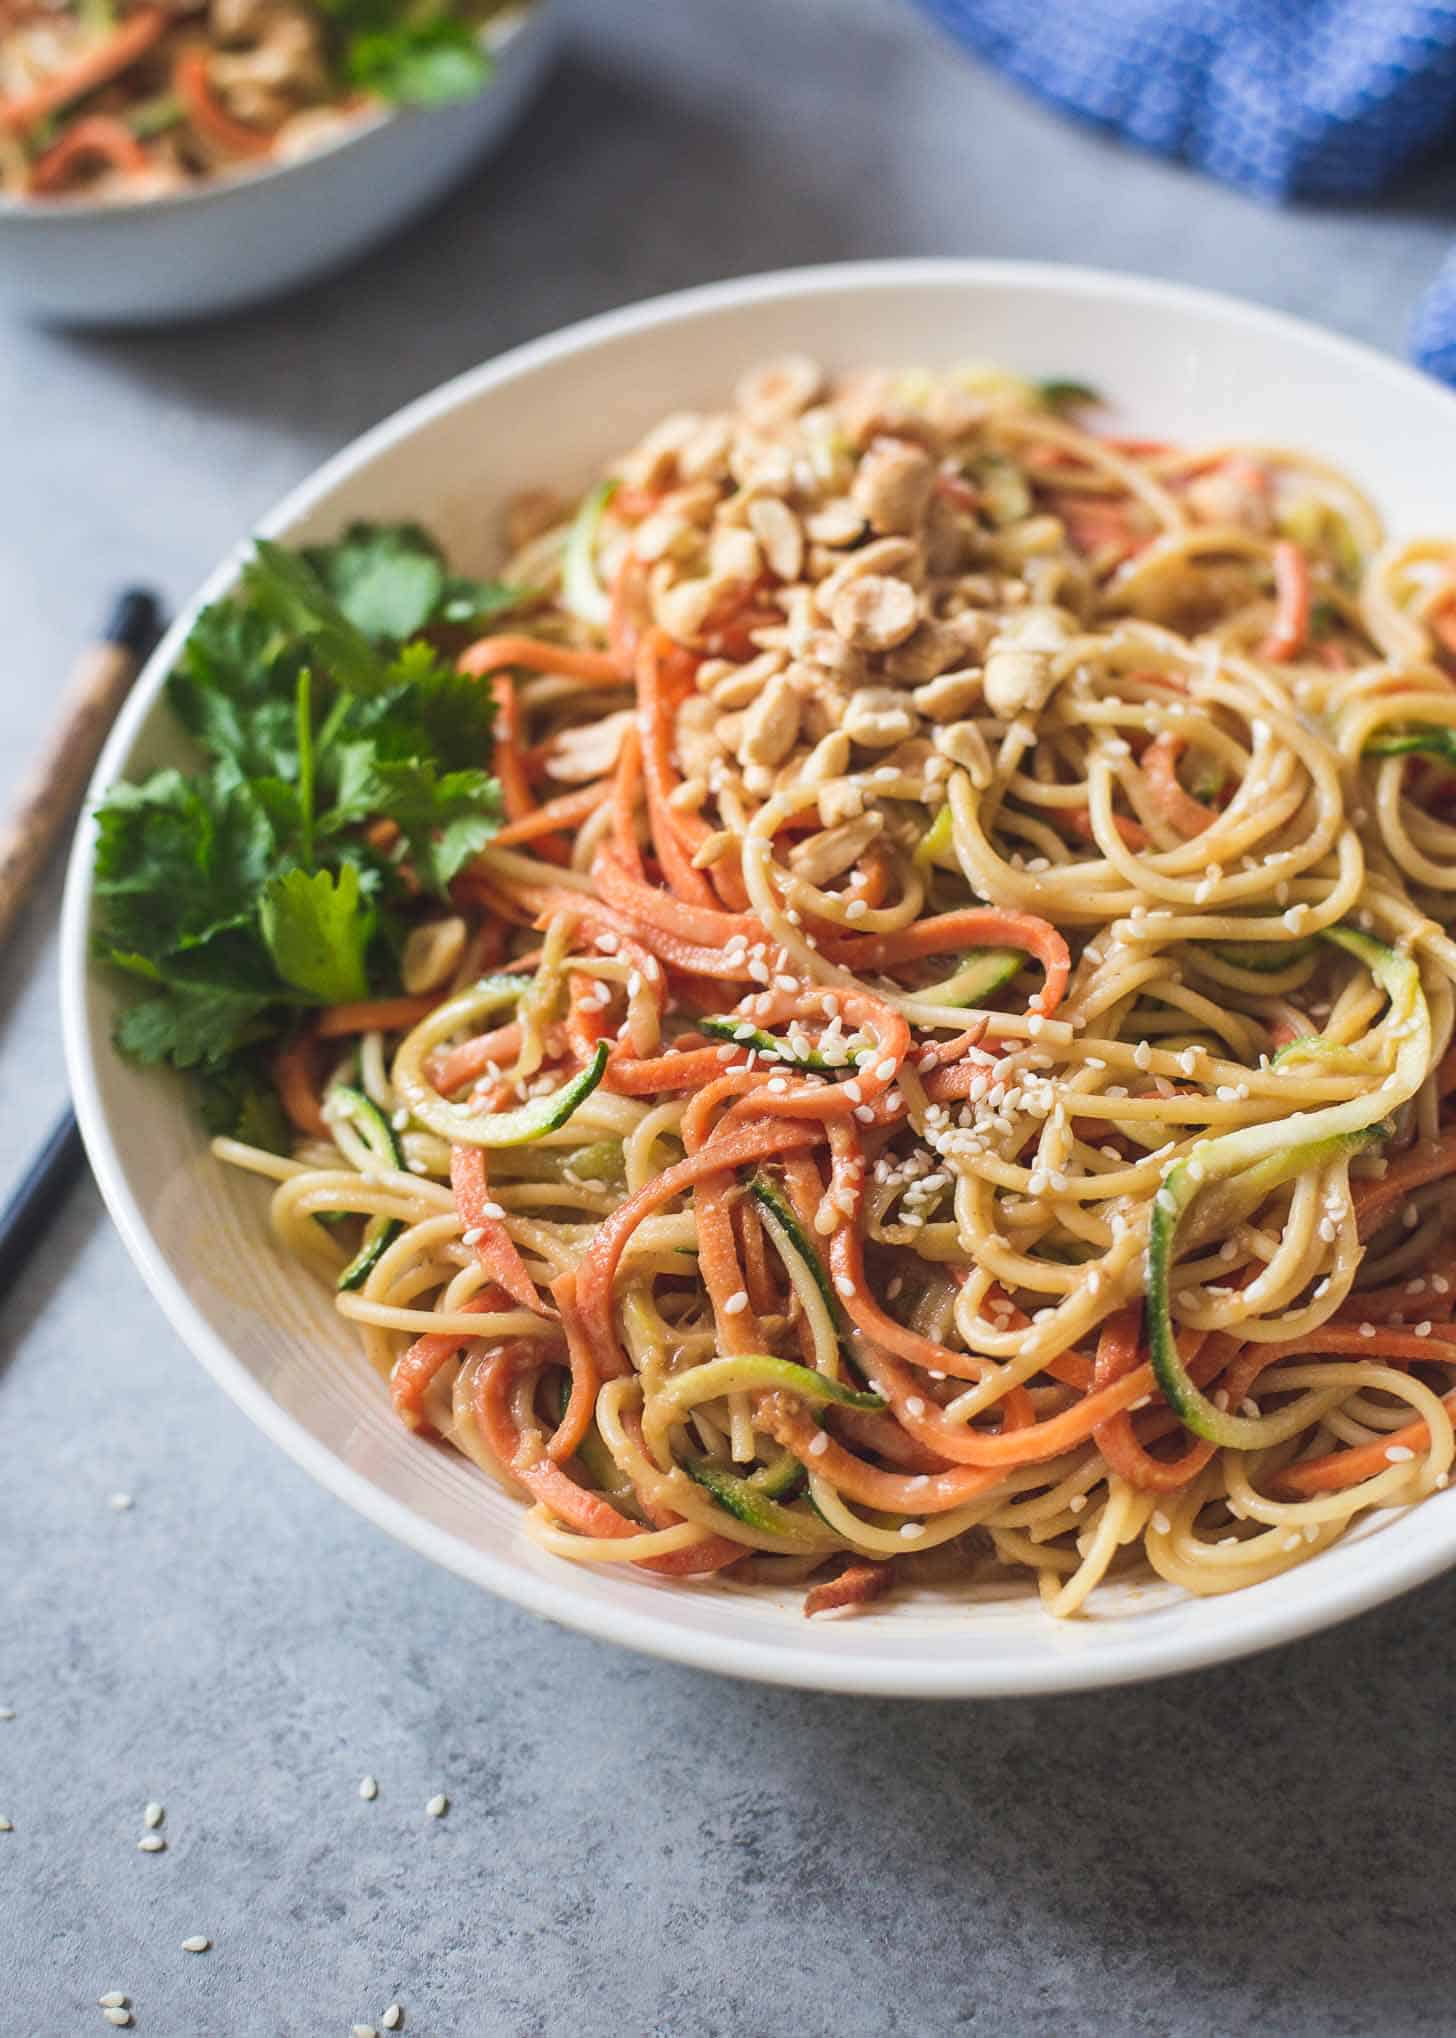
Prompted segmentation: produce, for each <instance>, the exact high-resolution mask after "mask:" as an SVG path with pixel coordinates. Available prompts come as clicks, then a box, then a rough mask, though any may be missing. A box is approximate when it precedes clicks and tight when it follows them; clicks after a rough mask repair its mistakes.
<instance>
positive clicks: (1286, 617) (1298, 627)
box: [1264, 541, 1310, 664]
mask: <svg viewBox="0 0 1456 2038" xmlns="http://www.w3.org/2000/svg"><path fill="white" fill-rule="evenodd" d="M1309 588H1310V581H1309V561H1308V560H1307V559H1306V558H1305V556H1304V553H1303V552H1302V551H1301V550H1300V548H1299V546H1298V545H1292V544H1290V543H1288V542H1287V541H1285V542H1283V543H1280V544H1278V545H1276V546H1275V547H1274V590H1275V597H1276V600H1277V604H1278V606H1277V608H1276V610H1275V615H1274V628H1273V629H1272V630H1271V631H1270V633H1269V635H1268V636H1267V637H1266V638H1265V640H1264V656H1265V657H1266V658H1269V659H1272V660H1273V661H1274V662H1275V663H1276V664H1282V663H1283V662H1284V661H1285V660H1287V659H1290V658H1293V657H1294V656H1295V654H1296V653H1297V652H1298V651H1299V650H1300V649H1301V648H1302V647H1303V644H1304V640H1305V638H1306V637H1307V636H1308V635H1309V616H1310V592H1309Z"/></svg>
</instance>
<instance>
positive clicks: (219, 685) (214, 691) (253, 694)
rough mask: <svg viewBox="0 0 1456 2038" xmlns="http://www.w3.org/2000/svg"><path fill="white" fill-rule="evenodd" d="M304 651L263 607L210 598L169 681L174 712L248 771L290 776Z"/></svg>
mask: <svg viewBox="0 0 1456 2038" xmlns="http://www.w3.org/2000/svg"><path fill="white" fill-rule="evenodd" d="M305 663H306V655H305V653H304V652H303V651H302V649H301V648H300V647H299V646H298V645H297V644H296V643H294V642H293V641H292V640H291V639H290V638H289V637H288V635H287V634H286V632H284V631H283V630H281V629H280V628H279V627H278V625H277V624H276V623H275V622H273V621H272V620H270V618H269V617H267V616H266V615H264V614H263V613H262V611H261V610H259V609H255V608H251V607H246V606H244V605H243V604H242V603H240V602H237V601H227V602H214V603H213V604H212V605H211V606H210V607H208V608H205V609H204V610H203V611H202V613H201V615H200V616H199V617H198V618H197V621H196V622H195V623H194V624H193V626H192V630H191V633H190V634H189V636H188V639H187V642H186V644H185V645H184V646H183V650H182V655H181V657H180V658H179V659H178V661H177V667H176V670H175V671H174V672H173V673H172V675H171V677H170V678H169V679H168V681H167V697H168V700H169V701H170V703H171V707H172V711H173V713H174V714H175V715H176V716H177V718H178V720H179V721H180V722H181V723H182V725H183V727H184V728H185V729H186V730H187V731H188V733H189V735H191V736H192V737H193V738H194V739H195V740H196V742H197V743H198V744H199V745H200V746H201V748H202V749H203V750H205V751H207V752H209V753H210V754H211V755H212V756H214V757H228V758H231V759H232V761H233V762H234V763H235V764H236V765H237V767H238V769H239V771H241V772H243V773H244V774H245V775H247V776H249V777H251V776H254V775H257V774H262V773H267V774H269V775H272V776H276V777H281V778H285V779H286V778H292V777H294V776H295V772H296V766H295V763H294V757H295V749H294V723H293V698H294V688H295V686H296V684H297V680H298V673H299V670H300V668H301V667H302V666H303V665H304V664H305Z"/></svg>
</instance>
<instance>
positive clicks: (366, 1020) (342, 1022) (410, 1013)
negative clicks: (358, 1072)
mask: <svg viewBox="0 0 1456 2038" xmlns="http://www.w3.org/2000/svg"><path fill="white" fill-rule="evenodd" d="M439 1003H440V997H439V996H433V997H419V998H364V999H361V1000H360V1002H359V1003H358V1004H356V1005H326V1006H325V1007H324V1009H323V1011H322V1012H320V1013H319V1015H318V1018H317V1019H316V1020H315V1021H314V1028H313V1030H314V1037H315V1039H318V1040H338V1039H340V1038H341V1037H342V1036H343V1035H345V1034H349V1033H374V1032H379V1033H405V1032H407V1031H408V1030H409V1028H410V1027H411V1026H414V1025H415V1024H417V1023H418V1021H419V1020H421V1019H423V1018H424V1017H425V1015H426V1013H428V1012H433V1011H434V1009H435V1007H436V1005H438V1004H439Z"/></svg>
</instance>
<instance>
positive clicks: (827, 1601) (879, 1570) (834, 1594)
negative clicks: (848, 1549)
mask: <svg viewBox="0 0 1456 2038" xmlns="http://www.w3.org/2000/svg"><path fill="white" fill-rule="evenodd" d="M893 1575H894V1574H893V1573H892V1571H891V1569H890V1567H889V1565H888V1564H860V1563H850V1564H846V1565H845V1567H844V1569H843V1570H842V1571H841V1572H840V1574H839V1576H838V1577H837V1578H830V1579H827V1580H826V1581H825V1582H824V1583H823V1584H822V1585H814V1586H811V1587H810V1589H809V1591H808V1592H807V1593H806V1594H805V1597H804V1612H805V1613H806V1614H808V1615H810V1616H812V1615H814V1614H816V1613H833V1612H837V1611H838V1610H839V1609H840V1608H842V1607H846V1606H866V1605H868V1603H869V1602H870V1600H872V1599H879V1598H880V1597H881V1596H882V1594H884V1593H885V1592H887V1591H888V1590H889V1587H890V1582H891V1579H892V1577H893Z"/></svg>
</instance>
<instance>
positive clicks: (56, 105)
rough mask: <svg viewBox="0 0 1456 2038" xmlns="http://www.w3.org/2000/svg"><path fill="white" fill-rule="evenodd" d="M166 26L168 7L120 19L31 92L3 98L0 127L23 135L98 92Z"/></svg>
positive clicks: (131, 61)
mask: <svg viewBox="0 0 1456 2038" xmlns="http://www.w3.org/2000/svg"><path fill="white" fill-rule="evenodd" d="M166 27H167V11H166V9H165V8H162V7H143V8H141V9H140V10H139V11H138V12H137V13H135V14H133V15H131V16H129V17H128V18H127V19H126V20H125V21H120V22H118V23H117V25H116V27H115V28H113V29H111V30H109V31H108V32H107V34H106V35H105V36H103V37H102V38H101V40H100V41H99V42H96V43H95V44H93V46H92V47H91V48H89V49H87V50H85V51H84V52H83V53H82V54H81V55H79V56H77V57H76V58H75V60H74V61H73V62H71V63H69V64H66V65H63V66H61V67H60V68H59V69H58V70H56V71H54V72H52V74H51V76H50V77H49V78H46V79H44V80H43V81H42V82H41V83H40V84H37V85H35V86H33V87H32V89H31V90H30V91H29V92H26V93H22V94H21V96H20V97H19V98H17V99H6V100H0V128H4V129H5V130H6V131H7V132H8V133H10V134H22V133H24V131H25V130H26V129H27V128H32V127H36V126H38V125H39V123H40V122H41V121H43V120H47V119H49V117H50V116H51V114H53V113H59V112H60V110H61V108H62V107H64V106H69V105H70V104H71V102H72V100H73V99H81V98H84V97H85V96H86V94H87V93H88V92H94V91H95V90H96V88H97V87H98V86H99V85H104V84H106V82H107V80H108V79H110V78H114V77H115V76H116V75H117V73H118V72H119V71H124V70H126V69H127V68H128V66H129V65H131V64H133V63H135V62H136V60H137V58H138V57H139V56H141V55H142V54H143V52H144V51H146V50H149V49H150V48H151V47H152V45H153V43H155V42H157V41H158V40H159V39H160V38H161V36H162V35H163V33H164V32H165V30H166Z"/></svg>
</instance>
